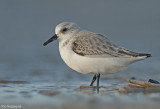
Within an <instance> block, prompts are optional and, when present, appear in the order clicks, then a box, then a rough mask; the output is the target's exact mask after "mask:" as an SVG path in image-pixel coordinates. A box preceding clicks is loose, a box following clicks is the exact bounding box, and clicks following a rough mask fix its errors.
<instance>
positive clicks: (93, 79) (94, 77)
mask: <svg viewBox="0 0 160 109" xmlns="http://www.w3.org/2000/svg"><path fill="white" fill-rule="evenodd" d="M95 80H96V74H95V75H94V76H93V78H92V82H91V84H90V86H93V83H94V81H95Z"/></svg>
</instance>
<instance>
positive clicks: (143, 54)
mask: <svg viewBox="0 0 160 109" xmlns="http://www.w3.org/2000/svg"><path fill="white" fill-rule="evenodd" d="M143 56H145V57H146V58H149V57H151V56H152V55H151V54H145V53H139V54H138V55H137V57H143Z"/></svg>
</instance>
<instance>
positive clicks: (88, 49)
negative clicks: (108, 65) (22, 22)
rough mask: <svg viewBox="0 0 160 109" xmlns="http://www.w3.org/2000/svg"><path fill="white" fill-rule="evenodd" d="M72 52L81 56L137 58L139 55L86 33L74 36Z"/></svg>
mask: <svg viewBox="0 0 160 109" xmlns="http://www.w3.org/2000/svg"><path fill="white" fill-rule="evenodd" d="M72 47H73V48H72V49H73V51H74V52H75V53H77V54H79V55H81V56H89V57H93V56H99V57H100V56H102V55H103V56H106V57H109V56H114V57H137V56H139V53H135V52H133V51H130V50H127V49H125V48H122V47H119V46H117V45H115V44H113V43H111V42H110V41H109V40H108V39H107V38H106V37H105V36H103V35H101V34H96V33H92V32H88V31H80V32H79V33H78V34H77V36H75V41H74V42H73V46H72Z"/></svg>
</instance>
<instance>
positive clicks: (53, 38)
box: [43, 34, 58, 46]
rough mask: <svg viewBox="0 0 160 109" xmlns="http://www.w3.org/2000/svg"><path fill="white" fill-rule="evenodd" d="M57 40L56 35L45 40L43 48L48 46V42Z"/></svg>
mask: <svg viewBox="0 0 160 109" xmlns="http://www.w3.org/2000/svg"><path fill="white" fill-rule="evenodd" d="M57 38H58V37H57V35H56V34H55V35H54V36H53V37H51V38H50V39H49V40H47V41H46V42H45V43H44V44H43V46H46V45H47V44H49V43H50V42H52V41H54V40H56V39H57Z"/></svg>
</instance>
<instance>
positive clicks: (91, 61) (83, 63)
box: [59, 44, 130, 74]
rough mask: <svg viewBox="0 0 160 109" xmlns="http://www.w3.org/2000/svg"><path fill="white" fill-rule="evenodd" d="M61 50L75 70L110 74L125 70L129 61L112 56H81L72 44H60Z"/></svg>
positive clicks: (67, 62)
mask: <svg viewBox="0 0 160 109" xmlns="http://www.w3.org/2000/svg"><path fill="white" fill-rule="evenodd" d="M59 50H60V54H61V57H62V59H63V60H64V62H65V63H66V64H67V65H68V66H69V67H70V68H72V69H73V70H75V71H77V72H80V73H84V74H87V73H94V74H96V73H100V74H109V73H117V72H119V71H121V70H124V69H125V68H126V66H127V65H128V64H130V63H129V60H130V59H128V60H126V59H122V58H117V57H111V58H104V57H103V58H90V57H86V56H80V55H78V54H76V53H75V52H74V51H73V50H72V48H71V44H68V45H67V46H64V47H62V45H61V44H59Z"/></svg>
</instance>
